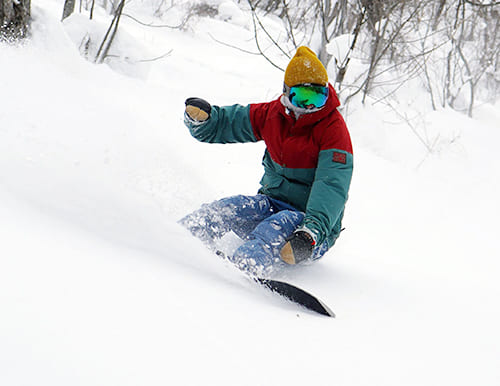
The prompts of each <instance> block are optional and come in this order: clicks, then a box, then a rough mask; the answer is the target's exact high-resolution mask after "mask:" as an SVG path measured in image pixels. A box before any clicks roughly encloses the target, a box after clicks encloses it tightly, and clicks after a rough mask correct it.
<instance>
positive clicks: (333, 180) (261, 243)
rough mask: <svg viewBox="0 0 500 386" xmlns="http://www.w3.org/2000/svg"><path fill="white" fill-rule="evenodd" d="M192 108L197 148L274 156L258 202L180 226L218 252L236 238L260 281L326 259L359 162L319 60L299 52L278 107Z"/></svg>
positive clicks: (193, 217) (245, 199) (244, 264)
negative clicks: (217, 146) (278, 270)
mask: <svg viewBox="0 0 500 386" xmlns="http://www.w3.org/2000/svg"><path fill="white" fill-rule="evenodd" d="M185 105H186V109H185V113H184V122H185V124H186V126H187V127H188V128H189V130H190V132H191V135H192V136H193V137H194V138H196V139H197V140H199V141H202V142H208V143H237V142H257V141H261V140H263V141H264V142H265V144H266V151H265V154H264V159H263V162H262V163H263V166H264V176H263V177H262V180H261V181H260V184H261V187H260V189H259V191H258V194H257V195H255V196H244V195H238V196H233V197H227V198H223V199H221V200H218V201H215V202H212V203H210V204H205V205H203V206H202V207H201V208H200V209H198V210H197V211H195V212H194V213H191V214H189V215H188V216H186V217H184V218H183V219H182V220H180V223H181V224H182V225H183V226H185V227H186V228H187V229H189V230H190V231H191V233H192V234H194V235H195V236H196V237H198V238H200V239H201V240H203V241H204V242H205V243H206V244H207V245H209V246H211V247H213V248H214V249H215V241H216V240H217V239H219V238H221V237H222V236H224V234H226V233H227V232H229V231H233V232H234V233H235V234H236V235H238V236H239V237H240V238H241V239H242V240H243V243H242V244H241V246H239V247H238V248H237V249H236V251H235V252H234V253H233V254H232V255H231V256H228V258H229V259H230V260H231V261H232V262H233V263H235V264H236V265H237V266H238V267H239V268H240V269H242V270H244V271H246V272H248V273H250V274H252V275H266V274H269V273H270V271H271V270H272V268H273V267H274V266H276V265H277V264H280V265H284V264H283V263H282V262H285V263H287V264H297V263H300V262H303V261H314V260H318V259H319V258H321V257H322V256H323V255H324V254H325V252H326V251H328V249H329V248H331V247H332V246H333V245H334V243H335V240H336V239H337V238H338V236H339V234H340V231H341V221H342V218H343V215H344V207H345V204H346V201H347V196H348V191H349V186H350V182H351V177H352V168H353V156H352V145H351V139H350V135H349V132H348V130H347V127H346V125H345V122H344V119H343V118H342V116H341V114H340V113H339V111H338V110H337V107H339V105H340V102H339V99H338V97H337V94H336V92H335V90H334V89H333V87H332V85H331V84H329V83H328V75H327V71H326V69H325V67H324V66H323V65H322V63H321V62H320V60H319V59H318V58H317V56H316V55H315V53H314V52H313V51H311V50H310V49H309V48H307V47H304V46H302V47H299V48H298V49H297V52H296V54H295V56H294V57H293V58H292V59H291V60H290V63H289V64H288V66H287V68H286V71H285V79H284V89H283V94H282V95H281V96H280V97H279V98H278V99H276V100H274V101H272V102H268V103H257V104H250V105H247V106H242V105H233V106H223V107H220V106H211V105H210V103H208V102H207V101H205V100H203V99H201V98H188V99H187V100H186V102H185Z"/></svg>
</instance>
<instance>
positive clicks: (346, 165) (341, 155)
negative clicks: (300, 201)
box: [303, 149, 353, 245]
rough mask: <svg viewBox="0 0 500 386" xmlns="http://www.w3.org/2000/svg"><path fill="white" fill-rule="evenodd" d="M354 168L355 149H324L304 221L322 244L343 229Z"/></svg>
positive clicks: (319, 160) (318, 242) (320, 154)
mask: <svg viewBox="0 0 500 386" xmlns="http://www.w3.org/2000/svg"><path fill="white" fill-rule="evenodd" d="M352 170H353V156H352V154H351V153H349V152H346V151H343V150H337V149H329V150H322V151H321V152H320V153H319V158H318V167H317V169H316V174H315V178H314V182H313V184H312V188H311V193H310V195H309V200H308V202H307V207H306V216H305V219H304V223H303V225H304V226H306V227H307V228H308V229H310V230H311V231H312V232H313V233H314V234H315V235H316V236H317V239H316V243H317V244H318V245H319V244H321V243H322V242H323V241H324V240H325V239H326V238H327V237H328V236H330V237H328V238H329V241H330V242H331V241H332V240H331V237H332V236H334V238H336V237H337V236H338V233H340V227H341V220H342V216H343V213H344V207H345V204H346V201H347V197H348V192H349V186H350V184H351V178H352ZM332 232H333V233H334V235H332Z"/></svg>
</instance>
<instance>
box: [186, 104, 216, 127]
mask: <svg viewBox="0 0 500 386" xmlns="http://www.w3.org/2000/svg"><path fill="white" fill-rule="evenodd" d="M185 104H186V115H187V116H188V118H190V119H191V120H192V121H193V122H205V121H206V120H207V119H208V118H210V111H212V106H211V105H210V103H208V102H207V101H206V100H204V99H201V98H188V99H186V102H185Z"/></svg>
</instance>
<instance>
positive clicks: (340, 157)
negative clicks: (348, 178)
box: [333, 151, 347, 165]
mask: <svg viewBox="0 0 500 386" xmlns="http://www.w3.org/2000/svg"><path fill="white" fill-rule="evenodd" d="M333 162H337V163H339V164H344V165H345V164H346V163H347V156H346V155H345V153H340V152H338V151H334V152H333Z"/></svg>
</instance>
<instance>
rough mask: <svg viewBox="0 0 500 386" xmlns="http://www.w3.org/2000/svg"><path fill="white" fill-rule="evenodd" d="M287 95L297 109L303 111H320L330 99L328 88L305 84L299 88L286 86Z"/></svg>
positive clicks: (298, 86)
mask: <svg viewBox="0 0 500 386" xmlns="http://www.w3.org/2000/svg"><path fill="white" fill-rule="evenodd" d="M284 91H285V95H286V96H287V97H288V100H289V101H290V103H291V104H292V105H294V106H295V107H300V108H302V109H308V110H309V109H318V108H321V107H323V106H324V105H325V103H326V100H327V99H328V86H322V85H320V84H312V83H304V84H299V85H297V86H292V87H288V86H287V85H286V84H285V86H284Z"/></svg>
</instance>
